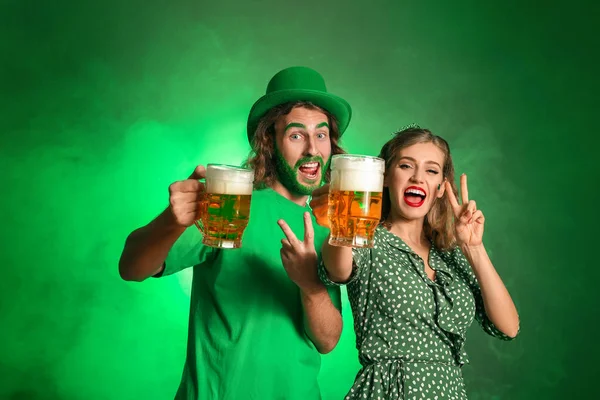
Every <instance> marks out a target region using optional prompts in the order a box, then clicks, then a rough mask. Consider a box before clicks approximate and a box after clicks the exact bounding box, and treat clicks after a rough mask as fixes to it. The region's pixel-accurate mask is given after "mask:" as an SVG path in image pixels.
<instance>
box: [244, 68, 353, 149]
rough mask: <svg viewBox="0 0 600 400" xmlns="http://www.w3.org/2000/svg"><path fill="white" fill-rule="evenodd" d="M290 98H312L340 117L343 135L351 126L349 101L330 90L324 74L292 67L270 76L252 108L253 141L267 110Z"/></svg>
mask: <svg viewBox="0 0 600 400" xmlns="http://www.w3.org/2000/svg"><path fill="white" fill-rule="evenodd" d="M290 101H310V102H311V103H313V104H315V105H317V106H319V107H321V108H323V109H325V110H327V111H328V112H330V113H331V114H333V115H334V116H335V118H336V119H337V121H338V127H339V131H340V136H341V135H342V134H343V133H344V131H345V130H346V128H347V127H348V124H349V123H350V118H351V117H352V109H351V108H350V105H349V104H348V102H347V101H346V100H344V99H342V98H341V97H338V96H336V95H333V94H331V93H328V92H327V87H326V86H325V80H324V79H323V77H322V76H321V74H319V73H318V72H317V71H315V70H314V69H311V68H307V67H289V68H286V69H284V70H281V71H279V72H278V73H277V74H275V76H274V77H273V78H271V80H270V81H269V84H268V85H267V93H266V94H265V95H264V96H262V97H261V98H260V99H258V100H257V101H256V103H254V105H253V106H252V108H251V109H250V115H249V116H248V141H250V143H252V139H253V137H254V133H255V132H256V127H257V126H258V121H259V120H260V119H261V117H263V116H264V115H265V114H266V113H267V111H269V110H270V109H271V108H273V107H275V106H278V105H280V104H284V103H287V102H290Z"/></svg>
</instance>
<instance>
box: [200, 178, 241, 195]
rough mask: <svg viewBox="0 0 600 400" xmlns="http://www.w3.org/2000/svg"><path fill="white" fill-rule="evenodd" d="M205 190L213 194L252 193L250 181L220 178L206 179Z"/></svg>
mask: <svg viewBox="0 0 600 400" xmlns="http://www.w3.org/2000/svg"><path fill="white" fill-rule="evenodd" d="M206 192H207V193H214V194H238V195H245V194H252V182H246V183H243V182H231V181H226V180H221V179H214V178H213V179H207V180H206Z"/></svg>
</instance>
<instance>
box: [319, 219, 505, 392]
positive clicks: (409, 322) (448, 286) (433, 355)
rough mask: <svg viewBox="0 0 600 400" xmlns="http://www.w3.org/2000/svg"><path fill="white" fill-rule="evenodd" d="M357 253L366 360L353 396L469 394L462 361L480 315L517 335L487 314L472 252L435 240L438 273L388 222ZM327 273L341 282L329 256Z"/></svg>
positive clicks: (357, 326) (432, 260) (361, 347)
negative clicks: (450, 248) (470, 258)
mask: <svg viewBox="0 0 600 400" xmlns="http://www.w3.org/2000/svg"><path fill="white" fill-rule="evenodd" d="M352 255H353V260H354V263H353V272H352V275H351V277H350V281H349V282H348V283H347V285H348V296H349V300H350V305H351V307H352V314H353V316H354V330H355V333H356V347H357V349H358V352H359V361H360V363H361V365H362V368H361V369H360V371H359V372H358V374H357V376H356V379H355V381H354V385H353V386H352V388H351V389H350V392H349V393H348V395H347V396H346V399H352V400H353V399H381V400H384V399H385V400H391V399H428V400H430V399H466V398H467V396H466V393H465V387H464V383H463V377H462V372H461V367H462V365H464V364H465V363H468V359H467V354H466V353H465V351H464V349H463V345H464V342H465V334H466V331H467V328H468V327H469V326H470V325H471V323H472V322H473V319H474V318H475V319H477V321H478V322H479V323H480V324H481V325H482V327H483V329H484V330H485V331H486V332H487V333H488V334H490V335H492V336H496V337H498V338H501V339H505V340H509V339H510V337H508V336H506V335H504V334H503V333H502V332H501V331H499V330H498V329H497V328H496V327H495V326H494V325H493V324H492V322H491V321H490V320H489V319H488V318H487V316H486V314H485V309H484V305H483V299H482V297H481V291H480V288H479V284H478V283H477V280H476V278H475V275H474V274H473V272H472V270H471V267H470V265H469V264H468V262H467V260H466V259H465V257H464V255H463V254H462V253H461V252H460V250H459V249H455V250H454V251H451V252H442V251H439V250H437V249H436V248H435V247H434V246H432V248H431V250H430V253H429V265H430V267H431V268H432V269H434V270H435V271H436V277H435V281H432V280H431V279H429V277H428V276H427V274H426V272H425V265H424V263H423V260H422V259H421V257H419V256H418V255H417V254H416V253H415V252H413V251H412V250H411V249H410V247H408V246H407V245H406V244H405V243H404V242H403V241H402V240H401V239H400V238H399V237H397V236H396V235H394V234H392V233H390V232H388V231H387V229H385V228H383V227H382V226H379V227H378V228H377V230H376V232H375V244H374V247H373V248H372V249H352ZM319 275H320V277H321V280H322V281H323V282H324V283H326V284H329V285H336V283H334V282H332V281H331V280H329V279H328V277H327V273H326V270H325V268H324V265H323V263H322V262H321V263H320V266H319Z"/></svg>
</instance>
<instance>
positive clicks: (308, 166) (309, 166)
mask: <svg viewBox="0 0 600 400" xmlns="http://www.w3.org/2000/svg"><path fill="white" fill-rule="evenodd" d="M318 166H319V163H318V162H312V163H308V164H302V168H306V169H313V168H317V167H318Z"/></svg>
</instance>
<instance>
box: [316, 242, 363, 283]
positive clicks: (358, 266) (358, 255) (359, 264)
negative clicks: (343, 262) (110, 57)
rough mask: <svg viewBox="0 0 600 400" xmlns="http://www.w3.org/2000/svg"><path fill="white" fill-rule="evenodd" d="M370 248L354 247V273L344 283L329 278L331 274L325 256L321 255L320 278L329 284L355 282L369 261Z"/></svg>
mask: <svg viewBox="0 0 600 400" xmlns="http://www.w3.org/2000/svg"><path fill="white" fill-rule="evenodd" d="M369 250H370V249H368V248H353V249H352V274H350V279H348V281H347V282H343V283H339V282H334V281H332V280H331V279H330V278H329V274H328V273H327V269H326V268H325V264H324V263H323V258H322V257H319V278H320V279H321V282H323V283H324V284H325V285H327V286H343V285H348V284H350V283H352V282H354V281H355V280H357V279H358V276H360V272H361V271H362V269H363V268H364V267H365V266H366V265H367V263H368V262H369V253H370V252H369Z"/></svg>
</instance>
